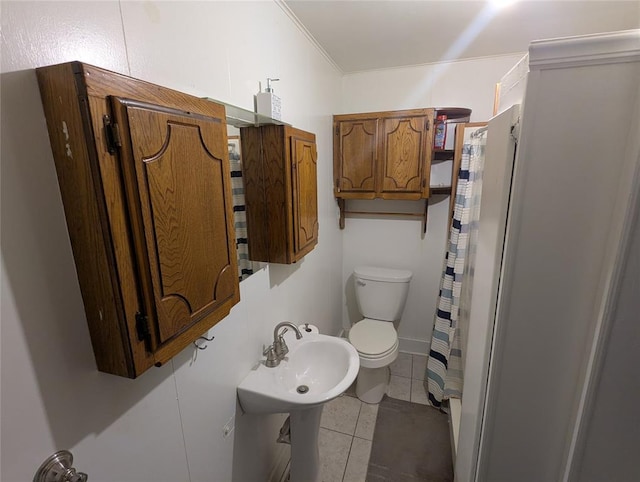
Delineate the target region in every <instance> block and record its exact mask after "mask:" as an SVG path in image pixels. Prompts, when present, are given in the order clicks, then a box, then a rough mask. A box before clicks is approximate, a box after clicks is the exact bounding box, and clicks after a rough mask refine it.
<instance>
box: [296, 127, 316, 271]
mask: <svg viewBox="0 0 640 482" xmlns="http://www.w3.org/2000/svg"><path fill="white" fill-rule="evenodd" d="M291 158H292V178H293V186H292V187H293V203H292V204H293V236H294V249H293V252H294V258H295V260H297V259H299V258H301V257H302V256H304V255H305V254H307V253H308V252H309V251H311V249H313V247H314V246H315V245H316V244H317V242H318V187H317V173H318V156H317V153H316V144H315V142H314V141H312V140H308V139H302V138H300V137H297V136H296V135H295V134H294V135H293V136H292V137H291Z"/></svg>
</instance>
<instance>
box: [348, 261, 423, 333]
mask: <svg viewBox="0 0 640 482" xmlns="http://www.w3.org/2000/svg"><path fill="white" fill-rule="evenodd" d="M412 276H413V274H412V273H411V271H409V270H405V269H387V268H377V267H374V266H357V267H356V268H354V270H353V277H354V281H355V285H356V301H357V302H358V309H359V310H360V314H361V315H362V316H363V317H365V318H371V319H373V320H383V321H395V320H398V319H400V315H402V310H403V309H404V303H405V301H407V293H408V292H409V281H411V277H412Z"/></svg>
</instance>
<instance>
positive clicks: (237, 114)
mask: <svg viewBox="0 0 640 482" xmlns="http://www.w3.org/2000/svg"><path fill="white" fill-rule="evenodd" d="M205 99H206V100H210V101H211V102H215V103H216V104H222V105H223V106H224V108H225V111H226V116H227V124H229V125H232V126H234V127H249V126H254V127H258V126H264V125H278V126H290V125H291V124H287V123H286V122H282V121H280V120H278V119H272V118H271V117H267V116H266V115H262V114H258V113H256V112H253V111H250V110H247V109H243V108H242V107H237V106H235V105H231V104H227V103H226V102H222V101H219V100H216V99H212V98H210V97H205Z"/></svg>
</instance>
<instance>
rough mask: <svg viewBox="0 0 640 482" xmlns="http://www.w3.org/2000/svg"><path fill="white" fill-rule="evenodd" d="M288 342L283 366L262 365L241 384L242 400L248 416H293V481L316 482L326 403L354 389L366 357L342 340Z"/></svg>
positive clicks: (311, 336)
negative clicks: (263, 414) (320, 432)
mask: <svg viewBox="0 0 640 482" xmlns="http://www.w3.org/2000/svg"><path fill="white" fill-rule="evenodd" d="M287 335H289V334H287ZM286 341H287V344H288V345H289V353H288V354H287V356H286V357H285V358H284V360H282V361H281V362H280V365H278V366H277V367H274V368H268V367H266V366H265V365H264V362H260V364H259V365H258V366H256V367H255V368H254V369H253V370H251V372H249V374H248V375H247V376H246V377H245V379H244V380H243V381H242V382H241V383H240V385H238V398H239V399H240V405H241V406H242V409H243V410H244V411H245V412H247V413H287V412H289V413H290V414H291V421H290V423H291V482H316V481H317V480H318V475H319V468H320V464H319V455H318V432H319V430H320V416H321V415H322V405H323V404H324V403H326V402H328V401H329V400H332V399H334V398H336V397H337V396H338V395H340V394H341V393H343V392H344V391H345V390H346V389H347V388H349V386H350V385H351V384H352V383H353V381H354V380H355V379H356V376H357V375H358V370H359V368H360V359H359V357H358V352H357V351H356V350H355V348H353V346H351V345H350V344H349V342H347V341H346V340H343V339H342V338H337V337H333V336H326V335H319V334H313V333H305V334H304V336H303V337H302V339H301V340H296V339H295V337H293V336H289V337H287V338H286Z"/></svg>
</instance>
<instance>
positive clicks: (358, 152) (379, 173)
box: [333, 109, 434, 199]
mask: <svg viewBox="0 0 640 482" xmlns="http://www.w3.org/2000/svg"><path fill="white" fill-rule="evenodd" d="M433 112H434V111H433V109H411V110H400V111H387V112H372V113H366V114H344V115H335V116H333V126H334V142H333V159H334V160H333V163H334V164H333V168H334V177H335V179H334V181H335V185H334V194H335V197H336V198H344V199H374V198H382V199H426V198H428V197H429V171H430V169H429V167H430V160H431V146H432V144H433V143H432V133H433V130H432V128H431V127H432V126H433Z"/></svg>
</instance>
